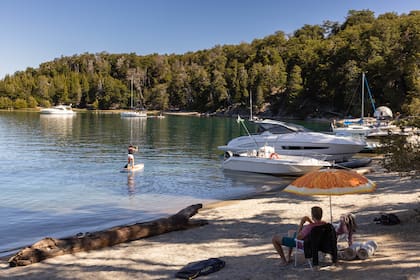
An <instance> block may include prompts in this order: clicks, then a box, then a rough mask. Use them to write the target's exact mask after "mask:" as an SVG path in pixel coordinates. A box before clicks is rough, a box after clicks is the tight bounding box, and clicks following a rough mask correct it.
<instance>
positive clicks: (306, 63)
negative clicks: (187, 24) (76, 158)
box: [0, 10, 420, 117]
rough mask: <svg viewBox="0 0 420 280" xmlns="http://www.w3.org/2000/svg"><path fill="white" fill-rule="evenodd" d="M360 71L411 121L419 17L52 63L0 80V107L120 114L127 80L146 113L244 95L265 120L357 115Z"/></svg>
mask: <svg viewBox="0 0 420 280" xmlns="http://www.w3.org/2000/svg"><path fill="white" fill-rule="evenodd" d="M279 20H280V19H279ZM362 72H365V73H366V77H367V79H368V81H369V85H370V89H371V92H372V94H373V97H374V99H375V102H376V104H377V105H387V106H389V107H390V108H391V109H392V110H393V111H394V112H396V111H399V112H402V113H403V114H405V115H419V113H420V11H412V12H410V13H409V14H402V15H397V14H394V13H386V14H382V15H379V16H378V17H375V15H374V13H373V12H371V11H369V10H362V11H354V10H351V11H349V13H348V15H347V17H346V20H345V21H344V23H337V22H330V21H325V22H324V23H322V24H320V25H305V26H303V27H302V28H300V29H299V30H296V31H295V32H294V34H290V35H286V34H284V33H283V32H281V31H278V32H276V33H275V34H273V35H270V36H267V37H265V38H262V39H255V40H254V41H252V42H251V43H241V44H239V45H223V46H214V47H213V48H211V49H207V50H201V51H197V52H189V53H185V54H182V55H176V54H168V55H159V54H152V55H146V56H139V55H136V54H134V53H131V54H109V53H106V52H102V53H97V54H90V53H84V54H80V55H74V56H71V57H61V58H57V59H55V60H54V61H50V62H45V63H43V64H41V65H40V67H39V68H37V69H34V68H27V69H26V70H25V71H22V72H16V73H15V74H14V75H11V76H6V77H5V78H4V79H3V80H1V81H0V109H4V108H25V107H29V108H31V107H36V106H37V105H39V106H50V105H54V104H58V103H66V104H69V103H72V104H73V106H75V107H78V108H90V109H120V108H128V107H129V104H130V100H129V99H130V84H131V81H133V85H134V95H135V97H136V103H137V105H138V106H144V107H146V108H147V109H150V110H151V109H156V110H168V109H179V110H195V111H200V112H223V111H227V110H232V108H240V107H242V108H246V107H248V106H249V94H252V97H253V104H254V110H255V111H261V110H264V111H268V112H270V113H271V114H272V115H294V116H296V117H299V116H307V115H308V114H310V113H312V112H318V113H319V114H320V115H325V114H327V113H331V114H335V113H338V114H341V115H344V114H346V115H348V114H352V115H359V114H360V90H361V89H360V87H361V85H360V83H361V82H360V79H361V73H362ZM368 109H369V108H368ZM371 113H372V112H371Z"/></svg>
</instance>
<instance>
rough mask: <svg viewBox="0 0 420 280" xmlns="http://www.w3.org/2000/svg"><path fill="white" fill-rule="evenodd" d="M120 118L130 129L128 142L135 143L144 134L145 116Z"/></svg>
mask: <svg viewBox="0 0 420 280" xmlns="http://www.w3.org/2000/svg"><path fill="white" fill-rule="evenodd" d="M121 120H122V121H123V123H124V125H125V127H126V128H127V129H129V130H130V139H129V140H130V141H129V142H130V144H135V143H137V142H138V141H140V138H141V137H142V136H144V135H145V134H146V124H147V118H121Z"/></svg>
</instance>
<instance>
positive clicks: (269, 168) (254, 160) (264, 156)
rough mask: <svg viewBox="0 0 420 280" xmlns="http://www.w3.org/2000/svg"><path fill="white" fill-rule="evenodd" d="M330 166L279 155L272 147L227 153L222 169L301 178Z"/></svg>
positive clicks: (303, 158) (306, 158) (313, 160)
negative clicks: (239, 152) (240, 152)
mask: <svg viewBox="0 0 420 280" xmlns="http://www.w3.org/2000/svg"><path fill="white" fill-rule="evenodd" d="M330 166H332V165H331V163H329V162H327V161H323V160H319V159H316V158H312V157H308V156H292V155H284V154H278V153H276V152H275V149H274V148H273V147H270V146H263V147H261V148H260V149H259V150H258V151H257V150H253V151H250V152H248V153H242V154H234V153H232V152H226V154H225V159H224V161H223V162H222V168H223V169H227V170H235V171H245V172H253V173H263V174H271V175H283V176H300V175H303V174H306V173H308V172H310V171H314V170H318V169H320V168H323V167H330Z"/></svg>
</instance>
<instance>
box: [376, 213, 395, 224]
mask: <svg viewBox="0 0 420 280" xmlns="http://www.w3.org/2000/svg"><path fill="white" fill-rule="evenodd" d="M374 221H375V222H376V223H377V224H381V225H397V224H399V223H401V221H400V219H399V218H398V216H397V215H395V214H392V213H390V214H384V215H381V217H380V218H375V219H374Z"/></svg>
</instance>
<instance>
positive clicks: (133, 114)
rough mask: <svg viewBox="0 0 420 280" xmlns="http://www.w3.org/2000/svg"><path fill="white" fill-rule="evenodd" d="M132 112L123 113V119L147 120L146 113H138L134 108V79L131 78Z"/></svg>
mask: <svg viewBox="0 0 420 280" xmlns="http://www.w3.org/2000/svg"><path fill="white" fill-rule="evenodd" d="M130 108H131V110H130V111H125V112H121V117H124V118H147V113H146V112H145V111H136V110H135V109H134V106H133V78H131V96H130Z"/></svg>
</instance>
